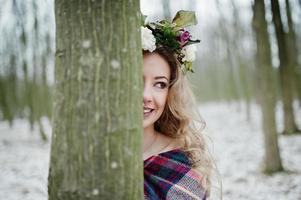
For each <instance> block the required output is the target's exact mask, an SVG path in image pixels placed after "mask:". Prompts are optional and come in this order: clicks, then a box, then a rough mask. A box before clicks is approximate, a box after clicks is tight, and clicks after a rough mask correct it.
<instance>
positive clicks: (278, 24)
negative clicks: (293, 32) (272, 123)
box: [271, 0, 298, 134]
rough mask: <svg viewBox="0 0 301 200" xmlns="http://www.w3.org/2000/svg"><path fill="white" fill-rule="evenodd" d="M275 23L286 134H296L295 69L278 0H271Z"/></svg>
mask: <svg viewBox="0 0 301 200" xmlns="http://www.w3.org/2000/svg"><path fill="white" fill-rule="evenodd" d="M271 6H272V13H273V23H274V26H275V31H276V38H277V44H278V55H279V60H280V66H279V71H280V83H281V89H282V90H281V91H282V102H283V113H284V131H283V133H284V134H294V133H295V132H296V131H297V130H298V129H297V126H296V123H295V116H294V110H293V100H294V99H293V82H292V79H293V77H294V76H293V69H292V66H291V65H290V62H289V60H290V59H289V58H290V57H289V51H288V42H287V38H286V37H287V36H286V33H285V32H284V29H283V24H282V20H281V14H280V7H279V2H278V0H271Z"/></svg>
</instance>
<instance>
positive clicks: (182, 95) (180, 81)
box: [143, 47, 212, 196]
mask: <svg viewBox="0 0 301 200" xmlns="http://www.w3.org/2000/svg"><path fill="white" fill-rule="evenodd" d="M148 53H150V52H147V51H143V54H144V55H146V54H148ZM153 53H158V54H159V55H160V56H161V57H162V58H164V59H165V60H166V61H167V62H168V64H169V66H170V71H171V78H170V83H169V92H168V96H167V102H166V105H165V108H164V111H163V113H162V115H161V116H160V118H159V119H158V120H157V121H156V122H155V130H156V131H158V132H161V133H162V134H165V135H167V136H169V137H172V138H178V139H179V140H180V141H181V142H182V144H183V146H182V148H181V149H182V150H183V151H185V152H187V155H188V157H189V160H190V162H191V163H192V167H193V169H195V170H196V171H197V172H198V173H199V174H200V175H201V177H202V180H200V182H201V185H202V187H203V188H204V189H205V190H206V193H207V195H208V196H209V194H210V187H211V171H212V158H211V155H210V154H209V152H208V148H207V146H206V142H205V139H204V136H203V134H202V133H201V130H202V129H203V128H204V127H205V122H204V121H203V120H202V119H201V118H200V116H199V115H198V112H197V109H196V107H195V106H194V105H195V101H194V96H193V93H192V91H191V89H190V87H189V85H188V81H187V79H186V77H185V76H184V74H183V72H182V70H181V68H180V63H179V62H178V60H177V58H176V57H175V55H174V54H173V53H172V52H171V51H170V50H169V49H167V48H164V47H159V48H157V49H156V50H155V51H154V52H153ZM197 124H200V125H201V126H200V127H197V126H196V125H197Z"/></svg>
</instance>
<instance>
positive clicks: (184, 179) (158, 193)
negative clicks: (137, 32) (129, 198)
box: [142, 11, 212, 200]
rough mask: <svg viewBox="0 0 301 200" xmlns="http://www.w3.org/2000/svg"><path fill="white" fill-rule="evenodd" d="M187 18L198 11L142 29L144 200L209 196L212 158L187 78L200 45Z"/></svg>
mask: <svg viewBox="0 0 301 200" xmlns="http://www.w3.org/2000/svg"><path fill="white" fill-rule="evenodd" d="M188 18H189V19H193V20H195V16H194V13H193V12H188V11H180V12H178V13H177V15H176V17H175V18H174V20H173V21H172V22H167V21H161V22H157V23H149V24H147V25H144V26H143V27H142V47H143V79H144V93H143V109H144V119H143V128H144V142H143V160H144V196H145V199H172V200H174V199H185V200H186V199H206V198H207V197H208V195H209V190H210V171H211V166H212V165H211V159H210V156H209V155H208V153H207V149H206V145H205V141H204V139H203V137H202V135H201V133H199V131H198V130H197V129H196V128H194V126H193V120H195V116H196V113H195V112H194V111H193V108H192V102H193V96H192V93H191V91H190V89H189V87H188V84H187V81H186V79H185V76H184V75H185V74H186V72H187V71H192V61H193V59H194V57H195V56H194V51H195V47H194V46H192V45H193V43H197V42H199V40H192V39H191V35H190V34H189V32H188V31H186V30H185V29H184V28H183V27H184V26H185V25H186V24H195V21H192V22H191V21H189V20H187V19H188ZM185 19H186V20H185ZM183 21H184V22H185V23H186V24H185V23H184V22H183ZM180 25H181V26H180Z"/></svg>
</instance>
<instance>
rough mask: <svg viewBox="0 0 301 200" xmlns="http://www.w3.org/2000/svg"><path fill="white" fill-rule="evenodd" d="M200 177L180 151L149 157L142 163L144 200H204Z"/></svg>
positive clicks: (175, 150)
mask: <svg viewBox="0 0 301 200" xmlns="http://www.w3.org/2000/svg"><path fill="white" fill-rule="evenodd" d="M200 180H201V177H200V175H199V174H198V173H197V172H196V171H195V170H194V169H192V168H191V164H190V161H189V160H188V157H187V156H186V154H185V152H183V151H182V150H180V149H174V150H171V151H167V152H163V153H161V154H159V155H155V156H151V157H150V158H148V159H146V160H145V161H144V198H145V199H146V200H164V199H167V200H196V199H197V200H205V199H206V195H205V191H204V189H203V188H202V187H201V185H200Z"/></svg>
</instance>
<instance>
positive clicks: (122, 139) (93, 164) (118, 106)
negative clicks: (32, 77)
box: [48, 0, 143, 200]
mask: <svg viewBox="0 0 301 200" xmlns="http://www.w3.org/2000/svg"><path fill="white" fill-rule="evenodd" d="M139 10H140V6H139V1H138V0H131V1H122V0H114V1H110V0H85V1H74V0H56V1H55V17H56V61H55V83H56V86H55V95H54V108H53V134H52V144H51V158H50V169H49V177H48V182H49V184H48V193H49V199H50V200H66V199H67V200H73V199H74V200H79V199H80V200H86V199H89V200H91V199H95V200H96V199H97V200H98V199H133V200H135V199H139V200H140V199H143V168H142V165H143V161H142V153H141V141H142V113H141V112H142V67H141V66H142V62H141V58H142V51H141V35H140V11H139Z"/></svg>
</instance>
